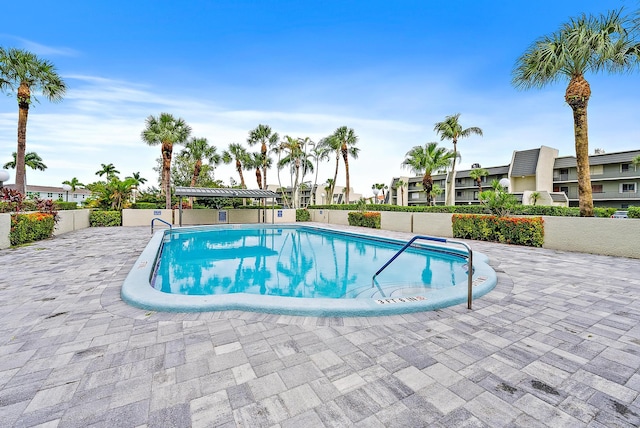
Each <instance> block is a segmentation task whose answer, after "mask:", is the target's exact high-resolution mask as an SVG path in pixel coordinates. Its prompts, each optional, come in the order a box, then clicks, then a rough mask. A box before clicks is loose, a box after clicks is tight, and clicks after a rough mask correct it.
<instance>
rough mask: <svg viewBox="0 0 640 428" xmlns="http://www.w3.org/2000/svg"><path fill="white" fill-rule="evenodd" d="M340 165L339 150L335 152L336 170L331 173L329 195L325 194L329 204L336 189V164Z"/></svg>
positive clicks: (331, 202)
mask: <svg viewBox="0 0 640 428" xmlns="http://www.w3.org/2000/svg"><path fill="white" fill-rule="evenodd" d="M339 165H340V152H337V153H336V172H335V173H334V174H333V183H331V195H327V199H328V200H329V204H333V193H334V191H335V189H336V180H337V179H338V166H339Z"/></svg>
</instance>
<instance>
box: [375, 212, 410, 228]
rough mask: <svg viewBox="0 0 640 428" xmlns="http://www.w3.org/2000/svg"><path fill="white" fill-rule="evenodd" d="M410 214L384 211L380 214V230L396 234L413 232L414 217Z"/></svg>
mask: <svg viewBox="0 0 640 428" xmlns="http://www.w3.org/2000/svg"><path fill="white" fill-rule="evenodd" d="M407 214H410V213H402V212H394V211H382V212H380V228H381V229H384V230H393V231H396V232H409V233H411V232H412V231H413V217H412V216H411V215H407Z"/></svg>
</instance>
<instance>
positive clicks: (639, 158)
mask: <svg viewBox="0 0 640 428" xmlns="http://www.w3.org/2000/svg"><path fill="white" fill-rule="evenodd" d="M631 163H632V164H633V165H634V166H636V167H638V166H640V155H638V156H636V157H635V158H633V159H632V160H631ZM5 168H6V166H5Z"/></svg>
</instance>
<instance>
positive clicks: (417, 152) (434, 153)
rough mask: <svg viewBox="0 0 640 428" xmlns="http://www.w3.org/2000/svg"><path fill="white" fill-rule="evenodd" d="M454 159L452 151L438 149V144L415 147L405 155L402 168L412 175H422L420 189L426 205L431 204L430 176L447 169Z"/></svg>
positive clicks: (431, 180) (454, 155) (431, 182)
mask: <svg viewBox="0 0 640 428" xmlns="http://www.w3.org/2000/svg"><path fill="white" fill-rule="evenodd" d="M455 158H456V154H455V152H454V151H450V150H447V149H445V148H444V147H438V143H427V144H425V145H424V147H423V146H415V147H413V148H412V149H411V150H409V151H408V152H407V154H406V155H405V159H404V161H403V162H402V166H403V167H406V168H408V169H409V170H411V171H412V172H413V173H414V174H417V175H422V188H423V189H424V191H425V193H426V194H427V205H431V204H432V190H433V177H432V176H431V174H433V172H434V171H442V170H444V169H446V168H448V167H449V166H451V163H452V162H454V161H455Z"/></svg>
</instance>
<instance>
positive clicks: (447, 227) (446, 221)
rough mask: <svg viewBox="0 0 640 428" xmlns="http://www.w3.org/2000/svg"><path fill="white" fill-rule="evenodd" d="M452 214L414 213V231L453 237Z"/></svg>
mask: <svg viewBox="0 0 640 428" xmlns="http://www.w3.org/2000/svg"><path fill="white" fill-rule="evenodd" d="M451 215H452V214H449V213H413V233H415V234H416V235H429V236H438V237H441V238H453V227H452V226H451Z"/></svg>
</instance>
